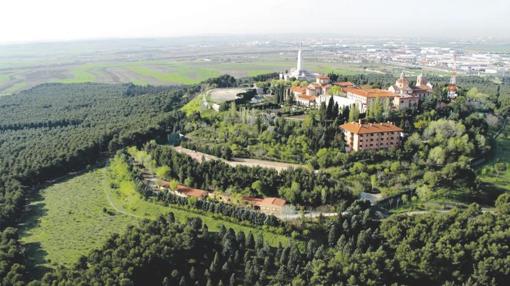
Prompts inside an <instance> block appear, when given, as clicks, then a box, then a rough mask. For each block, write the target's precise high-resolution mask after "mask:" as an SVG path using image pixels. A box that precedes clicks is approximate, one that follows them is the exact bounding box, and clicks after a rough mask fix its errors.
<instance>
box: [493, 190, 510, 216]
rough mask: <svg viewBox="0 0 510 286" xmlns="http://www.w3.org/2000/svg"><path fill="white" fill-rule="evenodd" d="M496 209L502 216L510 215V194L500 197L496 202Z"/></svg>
mask: <svg viewBox="0 0 510 286" xmlns="http://www.w3.org/2000/svg"><path fill="white" fill-rule="evenodd" d="M496 209H497V210H498V212H500V213H502V214H507V215H508V214H510V192H506V193H503V194H501V195H499V197H498V199H497V200H496Z"/></svg>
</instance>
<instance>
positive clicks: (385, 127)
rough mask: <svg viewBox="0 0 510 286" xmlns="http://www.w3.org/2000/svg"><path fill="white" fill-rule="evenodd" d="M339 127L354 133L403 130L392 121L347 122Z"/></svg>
mask: <svg viewBox="0 0 510 286" xmlns="http://www.w3.org/2000/svg"><path fill="white" fill-rule="evenodd" d="M340 128H341V129H343V130H346V131H348V132H351V133H354V134H368V133H383V132H402V131H403V130H402V129H401V128H399V127H397V126H395V125H393V124H392V123H366V124H360V123H357V122H349V123H345V124H342V125H340Z"/></svg>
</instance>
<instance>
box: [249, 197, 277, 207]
mask: <svg viewBox="0 0 510 286" xmlns="http://www.w3.org/2000/svg"><path fill="white" fill-rule="evenodd" d="M243 200H244V201H245V202H247V203H249V204H252V205H254V206H265V207H267V206H277V207H283V206H284V205H285V204H287V201H286V200H284V199H280V198H273V197H268V198H257V197H249V196H247V197H243Z"/></svg>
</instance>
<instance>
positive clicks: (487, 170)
mask: <svg viewBox="0 0 510 286" xmlns="http://www.w3.org/2000/svg"><path fill="white" fill-rule="evenodd" d="M508 129H510V127H507V130H508ZM502 167H506V169H505V168H502ZM478 174H479V178H480V181H481V182H483V183H485V184H486V185H487V187H486V189H487V191H495V192H497V193H501V192H504V191H510V136H508V134H501V135H500V137H498V139H497V142H496V150H495V154H494V156H493V157H492V158H491V160H489V161H487V162H486V163H485V164H484V165H483V166H482V167H481V168H480V169H479V170H478Z"/></svg>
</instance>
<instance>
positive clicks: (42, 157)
mask: <svg viewBox="0 0 510 286" xmlns="http://www.w3.org/2000/svg"><path fill="white" fill-rule="evenodd" d="M193 91H194V88H182V87H172V88H164V89H163V88H158V89H154V88H151V87H146V88H144V87H139V88H134V87H133V86H131V85H106V84H74V85H62V84H45V85H41V86H38V87H35V88H33V89H30V90H27V91H25V92H23V93H21V94H19V95H16V96H10V97H2V98H0V154H2V156H0V230H2V231H3V233H2V236H1V241H0V245H1V247H0V257H1V260H2V263H1V264H0V277H2V279H3V282H2V283H0V284H2V285H10V284H12V283H14V281H17V280H19V279H20V278H21V275H22V274H23V272H24V268H23V266H21V265H22V264H23V260H22V259H20V257H22V248H21V247H20V246H19V245H18V243H17V241H16V240H17V234H16V231H15V229H14V228H8V227H15V226H16V224H17V223H18V222H19V221H18V220H19V218H20V215H21V211H22V209H23V206H24V204H25V203H26V201H27V198H28V196H29V195H30V193H29V191H30V189H31V186H33V185H37V184H39V183H43V182H44V181H45V180H47V179H54V178H56V177H58V176H62V175H65V174H67V173H68V172H70V171H73V170H79V169H83V168H85V167H87V165H89V164H94V163H96V162H98V160H101V159H106V158H107V157H108V156H107V154H108V153H110V152H113V151H115V150H117V149H119V148H121V147H123V146H127V145H137V144H141V143H143V142H145V141H146V140H147V139H148V138H155V139H158V138H161V137H165V136H166V133H167V132H168V131H172V129H173V125H172V124H173V123H174V122H176V121H177V118H175V116H178V115H176V114H175V113H171V112H170V111H171V110H172V109H174V108H175V107H177V106H179V104H180V102H181V101H182V97H183V95H185V94H189V93H192V92H193ZM6 228H7V229H6Z"/></svg>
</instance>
